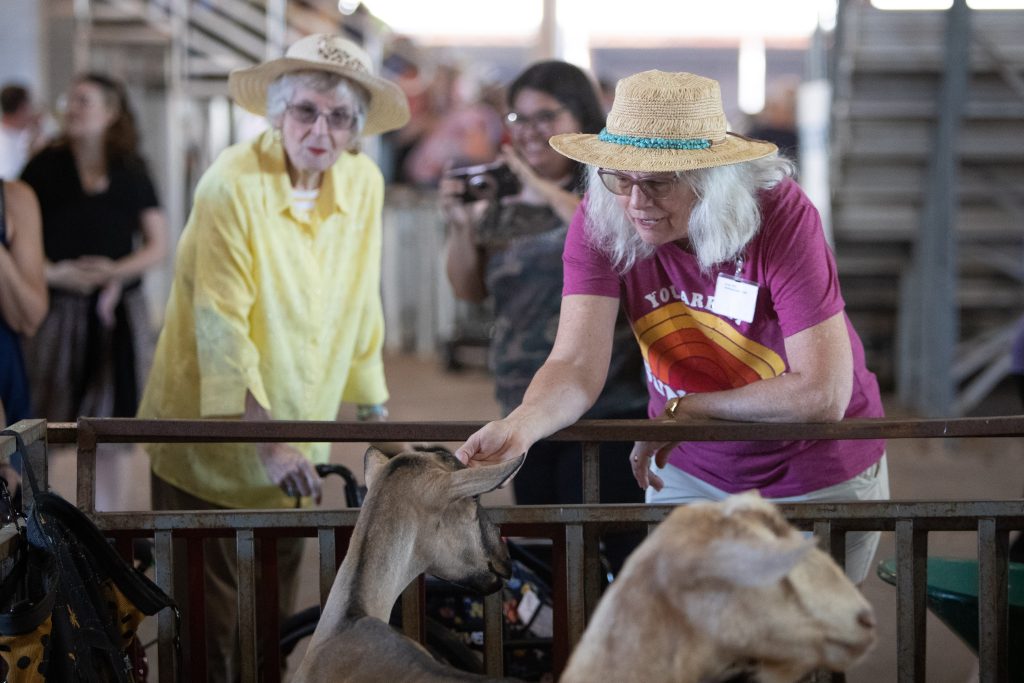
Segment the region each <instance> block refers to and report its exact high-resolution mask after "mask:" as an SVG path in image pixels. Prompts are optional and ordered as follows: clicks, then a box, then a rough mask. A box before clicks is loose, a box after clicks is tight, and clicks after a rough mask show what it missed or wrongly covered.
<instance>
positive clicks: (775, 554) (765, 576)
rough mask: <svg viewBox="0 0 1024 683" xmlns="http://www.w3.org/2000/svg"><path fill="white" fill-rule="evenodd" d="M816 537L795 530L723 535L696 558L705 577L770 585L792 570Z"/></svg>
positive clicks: (695, 564)
mask: <svg viewBox="0 0 1024 683" xmlns="http://www.w3.org/2000/svg"><path fill="white" fill-rule="evenodd" d="M813 547H814V539H811V538H804V537H803V536H802V535H800V534H799V533H796V532H794V533H792V534H789V535H787V536H784V537H782V538H778V537H776V538H773V539H770V540H769V539H765V538H739V539H736V538H723V539H719V540H716V541H712V542H711V543H710V544H709V545H708V547H707V549H706V552H705V553H703V555H702V556H701V557H698V558H696V559H695V560H694V561H693V569H694V570H695V571H696V572H697V573H698V574H699V575H701V576H702V577H705V578H711V577H716V578H719V579H722V580H725V581H728V582H729V583H731V584H733V585H736V586H741V587H754V586H767V585H769V584H772V583H775V582H776V581H779V580H780V579H782V577H784V576H785V575H786V574H788V573H789V572H791V571H792V570H793V568H794V567H796V565H797V564H799V563H800V561H801V560H802V559H803V557H804V555H806V554H807V551H809V550H810V549H811V548H813Z"/></svg>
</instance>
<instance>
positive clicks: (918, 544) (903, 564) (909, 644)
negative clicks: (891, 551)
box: [896, 519, 928, 683]
mask: <svg viewBox="0 0 1024 683" xmlns="http://www.w3.org/2000/svg"><path fill="white" fill-rule="evenodd" d="M927 580H928V536H927V534H926V532H922V531H918V530H917V529H916V528H914V520H912V519H899V520H896V660H897V663H896V675H897V680H898V681H899V683H926V678H925V595H926V593H925V589H926V585H927Z"/></svg>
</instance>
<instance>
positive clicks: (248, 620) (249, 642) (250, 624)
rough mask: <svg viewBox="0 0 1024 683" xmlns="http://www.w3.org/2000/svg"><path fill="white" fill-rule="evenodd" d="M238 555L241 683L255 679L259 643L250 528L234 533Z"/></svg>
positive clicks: (254, 538)
mask: <svg viewBox="0 0 1024 683" xmlns="http://www.w3.org/2000/svg"><path fill="white" fill-rule="evenodd" d="M235 548H236V553H237V555H238V645H239V651H240V653H241V660H242V661H241V664H240V666H239V672H240V673H241V678H242V680H243V681H256V680H258V678H257V676H258V672H259V640H258V639H257V637H256V535H255V533H254V532H253V530H252V529H251V528H249V529H238V530H237V531H236V532H235Z"/></svg>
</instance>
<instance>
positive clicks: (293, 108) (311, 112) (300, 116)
mask: <svg viewBox="0 0 1024 683" xmlns="http://www.w3.org/2000/svg"><path fill="white" fill-rule="evenodd" d="M287 109H288V112H289V113H290V114H291V115H292V118H293V119H295V120H296V121H298V122H299V123H301V124H303V125H305V126H312V125H314V124H315V123H316V120H317V119H318V118H320V117H321V116H323V117H324V120H325V121H326V122H327V127H328V128H331V129H333V130H347V129H349V128H351V127H352V126H353V124H355V122H356V115H355V114H353V113H352V111H351V110H349V109H347V108H345V107H338V108H337V109H331V110H329V111H320V110H319V109H317V108H316V107H314V106H313V105H312V104H310V103H308V102H299V103H298V104H289V105H288V106H287Z"/></svg>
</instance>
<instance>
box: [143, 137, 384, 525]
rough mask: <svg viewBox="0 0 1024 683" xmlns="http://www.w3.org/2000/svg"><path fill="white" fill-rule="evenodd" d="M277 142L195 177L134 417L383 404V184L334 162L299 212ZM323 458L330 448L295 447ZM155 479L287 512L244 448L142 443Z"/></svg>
mask: <svg viewBox="0 0 1024 683" xmlns="http://www.w3.org/2000/svg"><path fill="white" fill-rule="evenodd" d="M291 189H292V188H291V183H290V181H289V179H288V173H287V168H286V166H285V159H284V149H283V147H282V145H281V142H280V139H279V136H278V134H277V133H275V132H274V131H268V132H266V133H264V134H262V135H261V136H260V137H258V138H257V139H256V140H254V141H252V142H249V143H243V144H239V145H235V146H233V147H231V148H229V149H227V150H225V151H224V152H223V153H222V154H221V155H220V156H219V157H218V158H217V160H216V161H215V162H214V164H213V165H212V166H211V167H210V169H209V170H208V171H207V172H206V173H205V174H204V175H203V177H202V179H201V180H200V181H199V185H198V187H197V189H196V197H195V203H194V206H193V208H192V214H191V216H190V218H189V221H188V224H187V225H186V226H185V230H184V232H183V234H182V237H181V241H180V243H179V245H178V253H177V261H176V264H175V273H174V284H173V285H172V288H171V294H170V299H169V301H168V304H167V313H166V316H165V321H164V328H163V331H162V332H161V334H160V340H159V342H158V344H157V348H156V355H155V358H154V363H153V369H152V371H151V374H150V376H149V381H148V382H147V384H146V389H145V392H144V395H143V397H142V401H141V403H140V405H139V411H138V415H139V417H146V418H205V417H223V416H239V415H241V414H242V413H243V412H244V409H245V393H246V390H248V391H250V392H251V393H252V395H253V396H254V397H255V398H256V400H257V401H259V403H260V404H261V405H263V406H264V407H265V408H267V409H268V410H269V412H270V414H271V415H272V416H273V417H274V418H276V419H283V420H299V419H302V420H333V419H335V417H336V416H337V413H338V409H339V407H340V404H341V402H342V401H350V402H354V403H362V404H375V403H383V402H384V401H385V400H387V388H386V386H385V382H384V368H383V363H382V360H381V347H382V344H383V340H384V316H383V311H382V310H381V300H380V264H381V210H382V204H383V195H384V182H383V178H382V176H381V173H380V170H379V169H378V168H377V166H376V165H375V164H374V163H373V161H372V160H370V158H369V157H367V156H366V155H363V154H349V153H343V154H342V156H341V158H340V159H339V160H338V162H337V163H336V164H335V165H334V166H333V167H332V168H331V169H330V170H328V171H327V172H326V173H325V174H324V177H323V182H322V184H321V187H320V195H319V197H318V199H317V202H316V205H315V206H314V207H313V210H312V211H310V212H308V213H301V212H295V211H294V210H293V208H292V206H291ZM295 446H296V447H297V448H299V449H300V450H302V451H303V452H305V453H306V454H307V455H308V456H309V457H310V458H311V459H312V460H313V461H314V462H317V463H320V462H326V460H327V455H328V445H327V444H295ZM146 449H147V450H148V452H149V454H150V457H151V462H152V467H153V472H154V473H155V474H156V475H157V476H158V477H160V478H161V479H163V480H165V481H167V482H169V483H171V484H173V485H174V486H177V487H178V488H180V489H183V490H185V491H187V492H189V493H191V494H192V495H194V496H197V497H199V498H202V499H203V500H207V501H209V502H211V503H214V504H217V505H221V506H224V507H232V508H250V507H288V506H291V505H294V500H292V499H289V498H287V497H286V496H285V495H284V494H283V492H282V491H281V490H280V489H279V488H278V487H276V486H274V485H273V484H272V483H271V482H270V480H269V479H268V478H267V476H266V473H265V471H264V469H263V467H262V465H261V464H260V462H259V458H258V457H257V455H256V451H255V445H254V444H151V445H148V446H147V447H146Z"/></svg>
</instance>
